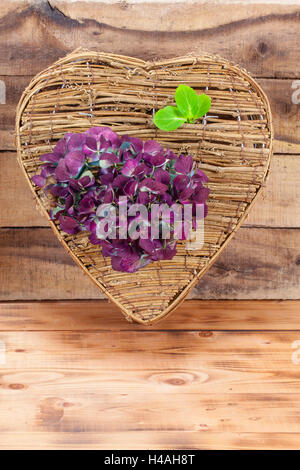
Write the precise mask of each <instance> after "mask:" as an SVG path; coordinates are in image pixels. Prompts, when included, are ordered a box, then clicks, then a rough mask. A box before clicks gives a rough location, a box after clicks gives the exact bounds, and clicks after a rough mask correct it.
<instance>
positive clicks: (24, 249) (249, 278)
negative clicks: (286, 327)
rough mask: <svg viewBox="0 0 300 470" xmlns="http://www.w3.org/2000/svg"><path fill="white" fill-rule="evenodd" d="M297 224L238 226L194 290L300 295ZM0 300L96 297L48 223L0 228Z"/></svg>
mask: <svg viewBox="0 0 300 470" xmlns="http://www.w3.org/2000/svg"><path fill="white" fill-rule="evenodd" d="M299 233H300V232H299V229H281V230H277V229H264V228H257V229H256V228H241V229H240V230H239V231H238V233H237V234H236V236H235V238H234V239H233V240H232V242H231V243H230V244H229V245H228V247H227V248H226V250H224V252H223V253H222V254H221V256H220V257H219V259H218V260H217V261H216V262H215V264H214V265H213V267H212V268H211V269H210V270H209V271H208V272H207V274H206V275H205V276H204V277H203V279H202V280H201V281H200V282H199V283H198V285H197V287H196V288H195V289H194V290H193V291H192V293H191V294H190V296H191V297H192V298H200V299H299V298H300V291H299V272H300V271H299V270H300V262H299V253H300V237H299ZM0 264H1V266H2V268H1V270H2V282H1V285H0V300H2V301H5V300H41V299H45V300H55V299H65V300H68V299H99V298H103V295H102V294H101V293H100V291H99V290H98V289H97V288H96V287H95V286H94V285H93V283H92V282H91V281H90V280H89V279H88V277H87V276H86V275H85V274H84V273H83V272H82V271H81V270H80V268H78V267H77V266H76V264H75V263H74V262H73V260H72V259H71V257H70V256H69V255H68V254H67V253H66V252H65V250H64V248H63V247H61V246H60V244H59V242H58V240H57V239H56V237H55V236H54V234H53V233H52V231H51V230H50V229H48V228H36V229H34V230H32V229H26V228H24V229H1V230H0Z"/></svg>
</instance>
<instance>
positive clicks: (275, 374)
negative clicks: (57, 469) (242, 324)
mask: <svg viewBox="0 0 300 470" xmlns="http://www.w3.org/2000/svg"><path fill="white" fill-rule="evenodd" d="M0 341H1V345H2V353H3V345H4V347H5V356H4V358H5V360H4V361H3V360H2V365H1V385H0V398H1V401H0V435H4V434H5V435H6V436H7V437H6V439H5V440H4V441H1V445H2V446H3V445H6V446H9V445H12V444H10V443H9V439H8V438H9V436H11V437H12V436H14V437H15V439H16V440H15V442H14V444H13V445H16V446H18V445H26V446H28V445H30V444H29V443H28V442H27V443H26V440H25V438H24V435H25V434H27V433H36V434H35V436H39V434H42V435H43V436H44V438H43V439H44V440H43V441H42V442H44V443H46V444H47V442H48V443H49V442H51V433H56V441H55V444H54V446H56V445H57V446H60V445H63V444H62V442H64V445H65V446H68V445H74V446H76V445H78V442H81V443H83V444H86V445H94V446H101V445H103V446H104V445H105V446H107V447H108V448H111V447H112V448H122V446H123V445H124V446H125V445H126V444H128V443H129V441H127V440H126V437H125V433H127V432H128V433H129V434H128V439H129V436H130V435H131V433H135V432H139V433H140V434H141V436H144V438H145V440H143V441H142V442H143V443H144V445H145V442H146V439H147V442H148V445H147V447H150V448H152V443H153V445H156V446H159V445H160V446H162V448H164V447H165V445H166V446H167V447H168V446H170V447H171V446H172V445H173V447H174V446H175V448H180V447H179V446H181V448H186V447H185V446H188V447H191V448H193V447H194V448H202V446H203V448H205V447H207V446H209V447H212V448H218V447H219V446H221V447H222V446H223V445H224V446H227V445H228V446H229V445H232V446H233V445H234V441H233V440H230V436H231V439H233V436H234V434H235V433H239V434H241V433H242V434H243V433H245V434H250V435H252V434H261V435H263V434H262V433H266V441H263V443H261V446H263V445H264V446H266V445H271V442H272V436H271V435H273V434H285V433H287V434H291V433H295V434H297V433H298V432H299V417H300V408H299V400H298V397H299V390H300V381H299V367H300V366H299V363H298V362H297V361H296V362H295V359H297V360H298V356H299V352H298V350H297V349H295V348H293V345H295V344H299V332H287V331H285V332H284V331H276V332H265V331H262V332H244V333H241V332H228V331H227V332H214V331H211V332H210V334H207V332H199V331H190V332H179V331H176V332H168V331H166V332H163V331H161V332H159V333H157V332H154V331H148V332H146V331H136V332H134V331H132V332H130V334H128V332H124V331H123V332H122V331H118V330H116V331H112V332H110V333H108V332H103V333H100V332H78V331H77V332H49V331H48V332H43V333H42V334H41V332H29V331H27V332H1V333H0ZM296 342H298V343H296ZM295 353H296V356H295ZM3 362H4V363H3ZM183 404H184V405H183ZM157 431H158V434H157ZM75 432H76V433H77V439H78V440H77V441H76V440H75V441H73V438H72V437H70V440H69V441H63V437H64V436H65V435H66V434H65V433H68V434H69V435H70V436H72V433H75ZM162 432H165V433H166V434H165V438H166V439H167V437H168V440H167V441H166V442H165V441H164V439H163V436H164V435H163V434H160V433H162ZM179 432H180V433H181V440H177V437H176V436H177V434H175V433H179ZM48 433H49V434H48ZM90 433H93V434H94V436H95V437H96V436H97V435H98V436H99V438H100V436H102V437H103V439H101V440H100V442H95V441H93V440H92V441H90V440H89V437H92V434H90ZM218 433H225V434H226V433H228V436H227V437H225V438H224V436H223V437H222V438H219V440H217V442H216V441H215V442H214V443H213V441H212V439H211V441H209V440H208V439H209V438H208V436H210V435H212V436H214V435H215V434H218ZM152 435H153V436H155V437H152ZM203 435H204V436H206V437H205V439H207V440H206V441H203V440H202V439H203ZM33 436H34V434H33ZM111 436H116V437H115V440H111V441H110V442H109V441H108V438H110V437H111ZM117 436H118V437H117ZM158 436H160V439H158ZM173 436H174V437H173ZM81 437H82V438H83V440H81ZM124 437H125V442H124V440H122V439H124ZM141 439H142V437H141ZM222 439H223V441H222ZM228 439H229V440H228ZM268 439H270V441H269V440H268ZM222 442H223V443H222ZM283 442H284V443H285V445H288V443H289V442H290V443H291V442H292V443H294V441H293V439H292V440H291V441H290V440H289V439H288V438H287V439H286V441H283ZM229 443H231V444H229ZM34 444H35V445H39V444H38V443H35V442H33V441H32V443H31V445H34ZM52 445H53V443H52ZM141 445H142V443H141ZM235 445H236V446H237V447H238V446H247V445H249V446H250V442H249V441H248V444H247V440H246V443H243V441H242V440H241V439H240V440H238V441H236V442H235ZM256 445H257V443H256V440H255V438H254V440H253V441H252V446H256ZM273 445H274V442H273ZM282 445H284V444H282ZM176 446H178V447H176ZM104 448H105V447H104ZM262 448H263V447H262Z"/></svg>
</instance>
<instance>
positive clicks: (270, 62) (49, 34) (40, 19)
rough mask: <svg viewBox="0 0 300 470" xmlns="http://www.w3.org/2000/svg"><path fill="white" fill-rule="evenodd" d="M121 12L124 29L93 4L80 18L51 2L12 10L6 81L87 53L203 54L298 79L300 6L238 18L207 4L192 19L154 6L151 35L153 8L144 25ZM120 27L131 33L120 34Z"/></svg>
mask: <svg viewBox="0 0 300 470" xmlns="http://www.w3.org/2000/svg"><path fill="white" fill-rule="evenodd" d="M122 5H123V4H122V3H121V4H120V6H119V15H118V17H119V20H118V23H119V25H118V26H116V25H115V23H114V21H113V20H112V16H113V15H112V12H111V8H110V6H106V8H103V7H101V8H99V5H97V4H95V3H94V2H93V3H91V5H90V8H89V9H87V8H86V7H85V6H82V7H81V11H80V12H79V14H78V13H76V12H75V11H74V13H72V12H73V8H74V5H73V6H72V5H71V4H70V5H69V8H68V12H66V14H64V13H63V12H61V11H60V9H59V8H55V6H54V7H53V8H51V3H50V2H48V1H42V2H39V3H37V2H34V1H33V0H32V1H29V2H26V3H25V4H24V3H23V4H22V3H21V4H20V6H19V8H17V7H16V6H15V5H14V4H13V5H12V6H11V8H9V6H6V8H4V9H3V12H2V13H1V18H0V33H1V34H0V70H1V73H2V74H4V75H31V74H35V73H37V72H39V71H40V70H42V69H43V68H45V67H46V66H48V65H49V64H51V63H52V62H53V61H54V60H56V59H58V58H59V57H61V56H63V55H65V54H66V53H67V52H70V51H71V50H73V49H75V48H77V47H82V46H83V45H84V47H87V48H92V49H95V50H99V49H101V50H102V51H104V52H115V53H119V54H125V55H132V56H136V57H139V58H143V59H150V60H153V59H156V58H157V57H171V56H174V55H184V54H187V53H190V52H197V51H198V52H199V50H202V51H203V50H204V51H206V52H211V53H218V54H220V55H221V56H224V57H225V58H227V59H229V60H233V61H235V62H238V63H240V64H241V65H242V66H244V67H247V68H248V69H249V71H250V72H252V73H253V74H255V75H256V76H261V77H273V78H274V77H284V78H294V77H295V78H297V77H299V76H300V62H299V60H298V58H299V35H300V33H299V31H300V30H299V21H300V19H299V14H298V13H299V6H297V5H290V4H286V5H276V4H274V5H272V6H271V5H269V6H267V5H263V6H262V7H260V8H259V7H258V6H252V8H251V9H250V10H252V12H250V15H249V13H248V11H249V8H248V7H247V6H246V5H244V8H243V9H242V10H241V14H239V13H237V11H238V10H239V8H236V4H235V3H233V4H231V5H228V4H224V5H222V9H220V8H219V7H218V6H217V5H212V6H209V4H206V6H205V14H204V9H203V5H202V4H198V5H197V4H196V3H195V4H194V5H193V7H190V9H191V8H192V10H190V12H191V11H192V13H190V14H188V13H187V7H186V6H185V5H184V4H183V3H182V4H179V5H178V6H177V8H176V9H175V8H172V7H169V8H167V10H166V7H165V5H164V2H162V3H161V5H160V6H158V5H156V15H158V17H159V18H160V21H159V22H155V25H153V27H152V28H150V24H151V21H150V22H149V18H153V13H151V11H152V10H153V7H152V6H151V3H147V4H145V6H144V8H143V10H141V9H140V21H139V24H135V22H134V24H130V23H128V20H127V19H128V15H129V14H130V13H131V15H132V14H133V12H132V10H131V11H129V12H127V11H126V8H124V6H123V7H122ZM124 12H125V13H124ZM179 12H180V13H179ZM68 15H72V16H73V17H70V16H68ZM77 15H78V16H79V17H77ZM95 15H96V16H95ZM156 15H155V16H156ZM248 15H249V16H248ZM191 17H192V18H193V20H192V21H191ZM201 17H202V19H201V20H199V18H201ZM162 18H163V19H162ZM206 19H207V20H206ZM120 22H123V25H125V27H124V26H120ZM159 23H160V24H161V26H160V28H159V27H158V26H157V24H159ZM152 24H153V22H152ZM172 24H174V27H173V28H172ZM159 29H161V30H159ZM172 29H173V31H172ZM32 31H34V35H33V34H32ZM291 31H292V32H293V34H291ZM225 36H226V40H224V37H225ZM278 38H280V41H279V40H278ZM24 44H25V45H26V48H24ZM41 45H42V47H41ZM7 51H9V53H7Z"/></svg>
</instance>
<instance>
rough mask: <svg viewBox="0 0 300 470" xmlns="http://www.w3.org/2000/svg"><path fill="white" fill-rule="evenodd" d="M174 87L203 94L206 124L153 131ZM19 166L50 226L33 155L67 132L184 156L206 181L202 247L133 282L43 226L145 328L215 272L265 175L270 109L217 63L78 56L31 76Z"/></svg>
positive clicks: (244, 80)
mask: <svg viewBox="0 0 300 470" xmlns="http://www.w3.org/2000/svg"><path fill="white" fill-rule="evenodd" d="M180 83H186V84H188V85H190V86H192V87H193V88H194V89H195V90H196V91H197V93H198V94H199V93H203V92H205V93H207V94H208V95H209V96H210V97H211V99H212V108H211V110H210V112H209V115H208V116H207V118H206V119H205V120H204V121H203V122H202V121H201V120H200V121H198V122H197V123H196V124H185V125H184V126H182V127H181V128H179V129H178V130H177V131H173V132H163V131H159V130H158V129H157V128H155V126H154V125H153V122H152V116H153V112H154V111H155V110H158V109H160V108H162V107H164V106H166V105H168V104H170V105H172V104H174V92H175V89H176V87H177V86H178V85H179V84H180ZM16 125H17V130H16V132H17V149H18V159H19V163H20V165H21V167H22V168H23V170H24V172H25V174H26V177H27V180H28V182H29V184H30V186H31V189H32V191H33V192H34V194H35V196H36V198H37V199H38V201H39V203H40V205H41V207H42V208H43V211H44V213H45V215H46V216H47V218H48V219H49V217H48V212H47V200H46V199H45V197H44V196H43V192H42V191H41V190H39V188H37V187H36V186H34V185H33V184H32V183H31V179H30V178H31V176H32V175H33V174H35V173H37V171H38V167H39V165H40V161H39V156H40V155H41V154H43V153H46V152H50V151H51V150H52V149H53V147H54V145H55V143H56V142H57V140H58V139H60V138H62V137H63V136H64V134H65V133H67V132H83V131H85V130H86V129H87V128H89V127H92V126H103V125H104V126H110V127H111V128H112V129H113V130H114V131H116V132H117V133H119V134H121V135H122V134H130V135H133V136H136V137H140V138H142V139H144V140H147V139H156V140H157V141H159V142H160V143H161V144H162V145H163V146H164V147H165V148H167V147H170V148H171V149H172V150H173V151H174V152H176V153H180V152H184V153H190V154H192V155H193V158H194V159H195V161H196V162H197V164H198V165H199V167H200V168H202V169H203V170H204V171H205V172H206V174H207V175H208V177H209V179H210V181H209V187H210V199H209V202H208V216H207V218H206V219H205V234H204V241H205V242H204V245H203V247H202V249H201V250H198V251H195V250H192V251H188V250H187V247H186V245H185V243H184V242H180V243H178V249H177V255H176V256H175V257H174V258H173V259H172V260H164V261H161V262H160V263H159V262H155V263H151V264H150V265H148V266H147V267H145V268H143V269H140V270H139V271H138V272H137V273H134V274H128V273H120V272H116V271H113V270H112V269H111V264H110V259H109V258H104V257H103V256H102V253H101V249H100V248H99V246H95V245H92V244H90V242H89V240H88V233H86V232H80V233H79V234H78V235H67V234H66V233H64V232H62V231H60V230H59V227H58V226H57V225H56V224H54V223H53V222H51V221H50V220H49V223H50V224H51V226H52V228H53V230H54V233H55V234H56V236H57V238H58V239H59V240H60V241H61V243H62V244H63V245H64V246H65V247H66V248H67V250H68V251H69V253H70V254H71V256H72V257H73V258H74V259H75V261H76V262H77V263H78V264H79V266H81V268H82V269H83V270H84V271H85V273H86V274H88V275H89V276H90V278H91V279H92V280H93V281H94V282H95V283H96V284H97V285H98V286H99V287H100V288H101V290H102V291H103V292H104V293H105V294H106V295H107V297H108V298H109V299H110V300H112V301H113V302H114V303H115V304H116V305H118V306H119V307H120V309H121V310H122V312H123V313H124V314H125V316H126V318H127V319H128V320H132V319H133V320H135V321H137V322H140V323H144V324H149V323H152V322H154V321H156V320H158V319H161V318H162V317H164V316H165V315H167V314H168V313H170V312H171V311H172V310H174V309H175V307H177V306H178V305H179V304H180V303H181V302H182V301H183V299H184V298H185V297H186V295H187V294H188V292H189V291H190V289H191V288H192V287H193V286H194V285H195V283H196V282H197V281H198V280H199V279H200V277H201V276H203V274H204V273H205V271H206V270H207V269H208V268H209V267H210V266H211V265H212V263H213V262H214V261H215V259H216V257H217V255H218V254H220V252H221V251H222V250H223V248H224V247H225V246H226V244H227V243H228V242H229V240H230V239H231V237H232V235H233V234H234V232H236V230H237V229H238V227H239V226H240V225H241V223H242V222H243V220H244V219H245V217H246V215H247V213H248V212H249V209H250V208H251V206H252V204H253V202H254V199H255V198H256V197H257V194H258V192H259V190H260V188H261V187H262V184H263V183H264V181H265V178H266V176H267V173H268V169H269V163H270V157H271V147H272V125H271V114H270V107H269V103H268V100H267V98H266V96H265V95H264V93H263V92H262V90H261V89H260V87H259V86H258V85H257V83H256V82H255V81H254V80H253V79H252V78H251V77H250V76H249V75H248V74H247V73H246V72H245V71H244V70H241V69H239V68H238V67H237V66H235V65H233V64H230V63H228V62H227V61H225V60H223V59H220V58H218V57H212V56H207V55H205V56H202V57H192V56H187V57H181V58H176V59H171V60H165V61H162V62H156V63H150V62H144V61H142V60H138V59H135V58H131V57H124V56H117V55H112V54H102V53H96V52H91V51H86V50H76V51H75V52H73V53H72V54H70V55H68V56H66V57H65V58H63V59H61V60H59V61H58V62H56V63H55V64H54V65H52V66H51V67H49V68H48V69H47V70H45V71H43V72H42V73H40V74H39V75H37V76H36V77H35V78H34V79H33V80H32V82H31V83H30V85H29V87H28V88H27V89H26V91H25V92H24V94H23V96H22V98H21V101H20V103H19V107H18V112H17V124H16Z"/></svg>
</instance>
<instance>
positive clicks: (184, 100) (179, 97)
mask: <svg viewBox="0 0 300 470" xmlns="http://www.w3.org/2000/svg"><path fill="white" fill-rule="evenodd" d="M175 101H176V104H177V107H178V109H179V111H180V112H181V114H182V115H183V116H184V117H185V118H186V119H187V120H189V121H190V120H193V119H195V116H196V115H197V112H198V108H199V100H198V95H197V93H196V92H195V90H194V89H193V88H191V87H189V86H187V85H179V86H178V87H177V89H176V91H175Z"/></svg>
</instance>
